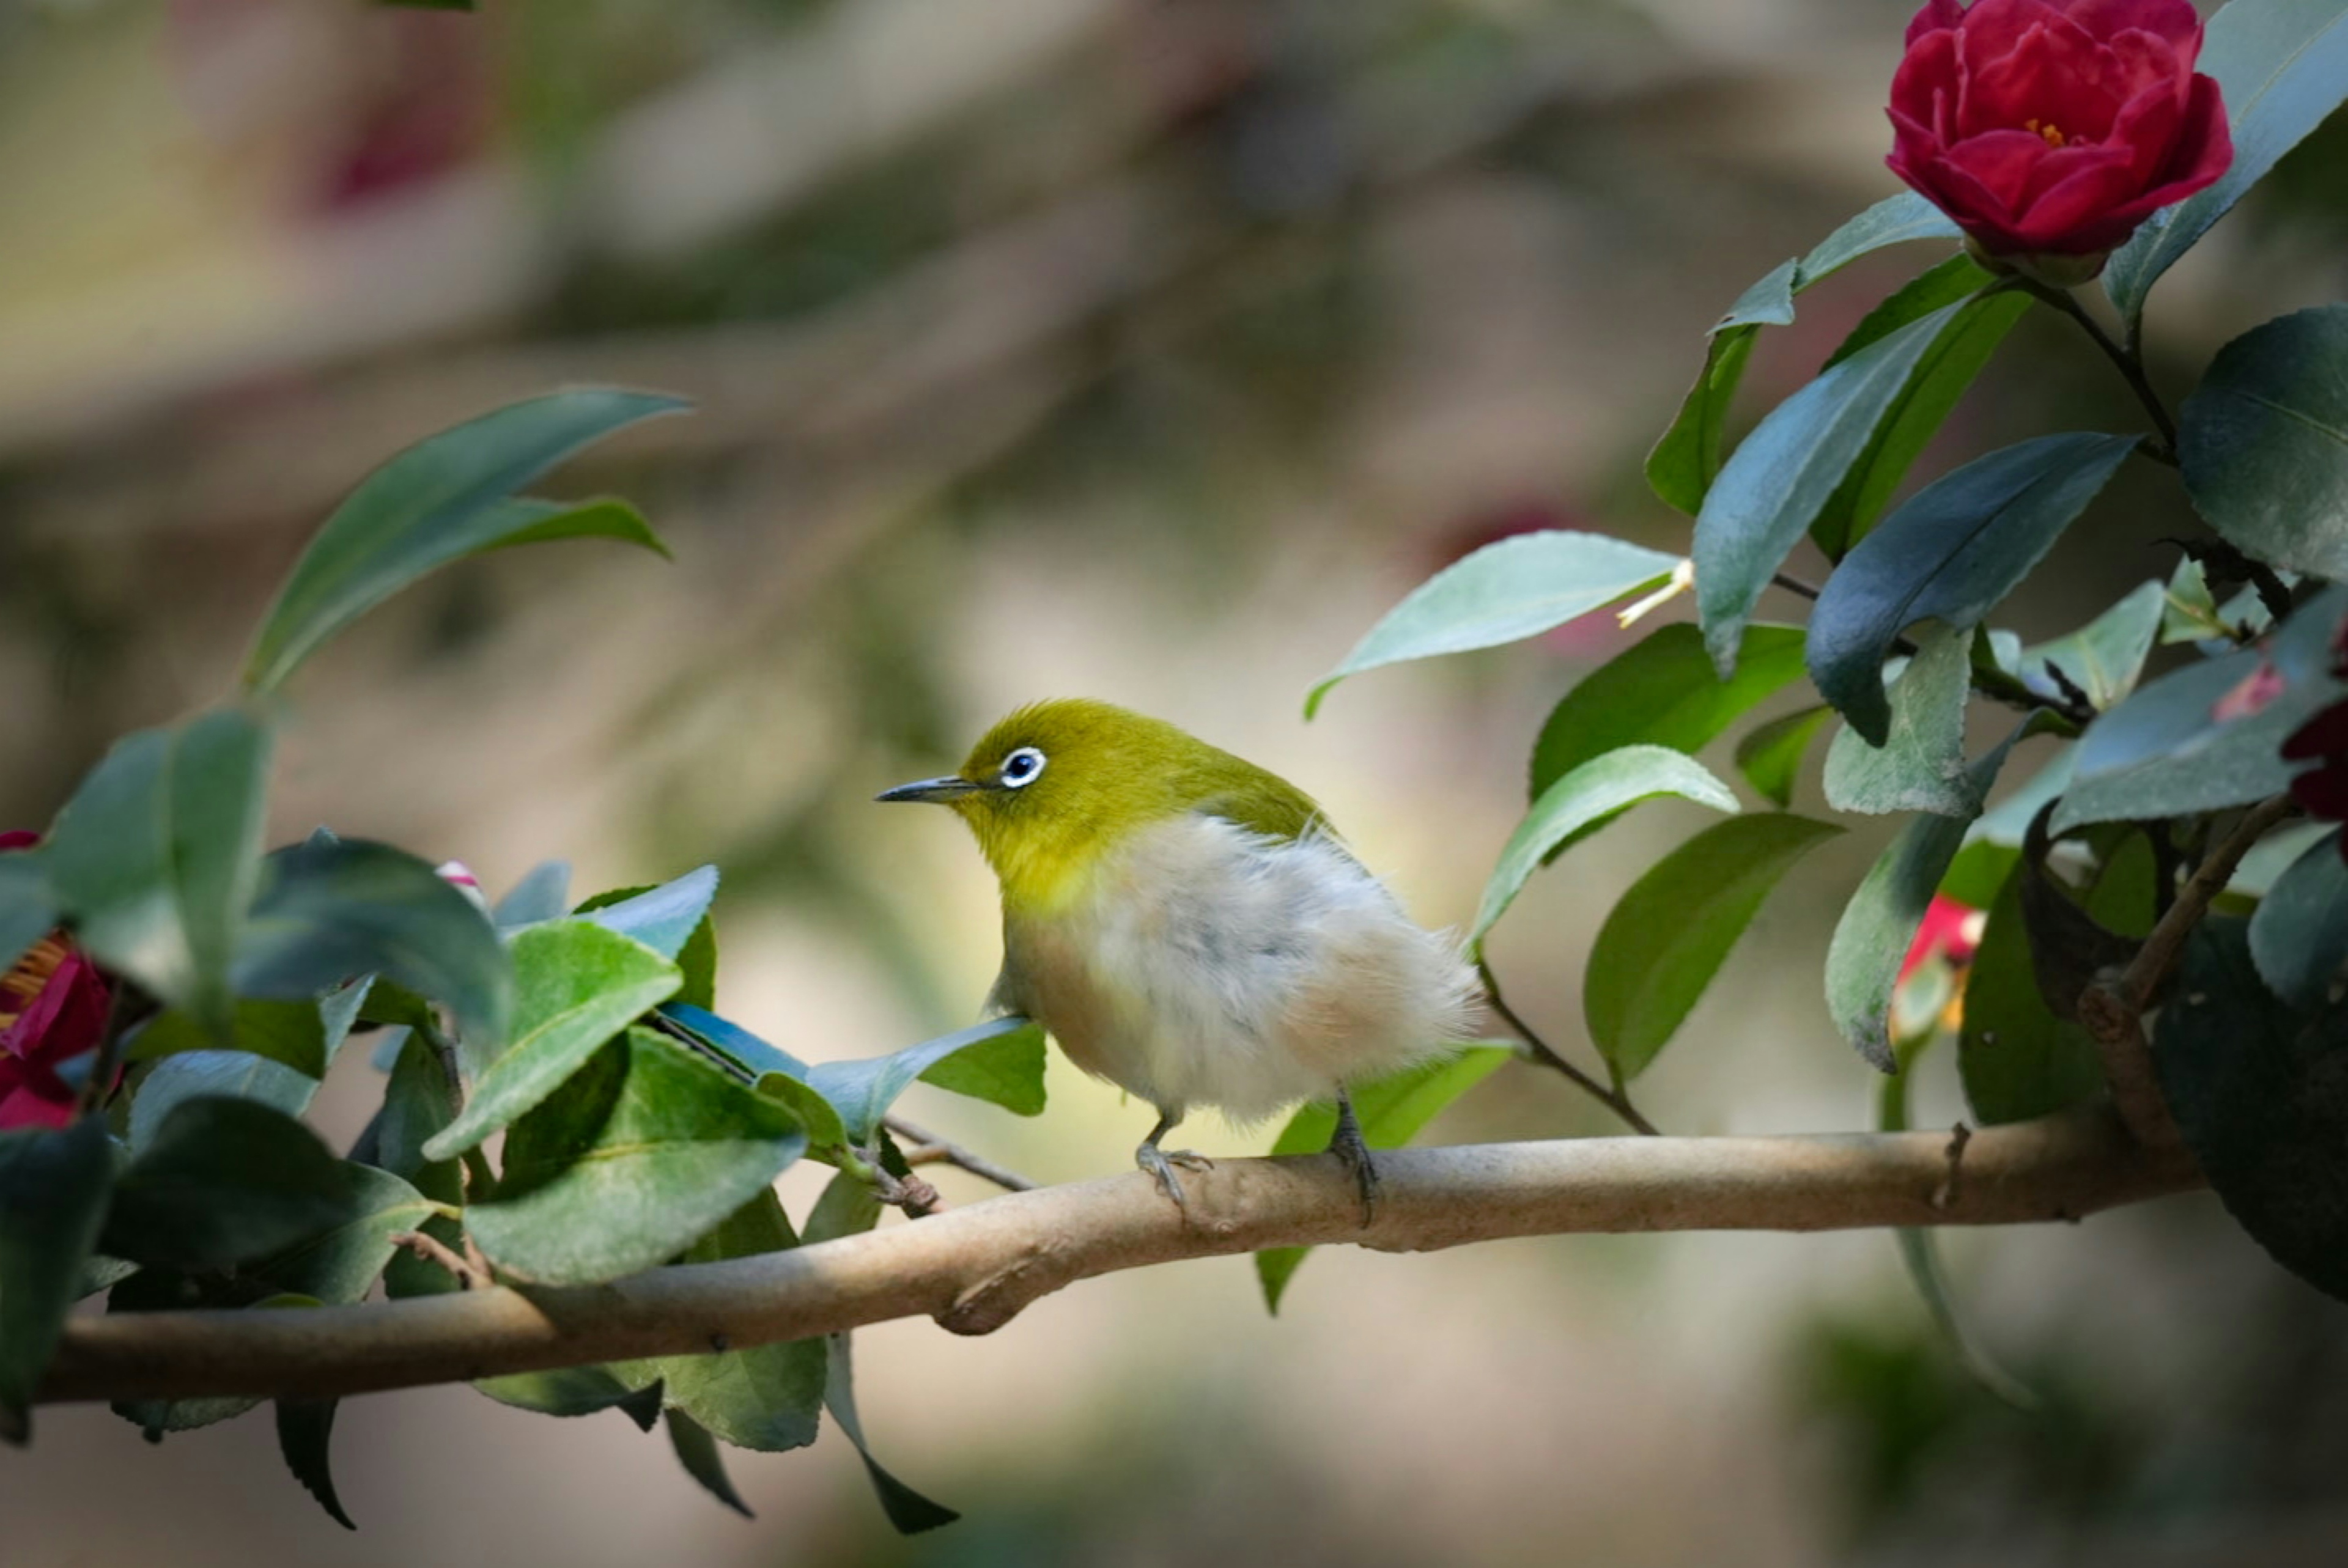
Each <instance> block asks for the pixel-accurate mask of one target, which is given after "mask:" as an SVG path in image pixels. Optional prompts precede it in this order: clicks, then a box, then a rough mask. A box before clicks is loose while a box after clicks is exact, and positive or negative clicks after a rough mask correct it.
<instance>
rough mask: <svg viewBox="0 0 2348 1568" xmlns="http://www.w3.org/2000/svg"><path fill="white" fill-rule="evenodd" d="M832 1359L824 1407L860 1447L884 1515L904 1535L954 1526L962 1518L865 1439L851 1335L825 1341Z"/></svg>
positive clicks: (825, 1387) (826, 1383) (852, 1441)
mask: <svg viewBox="0 0 2348 1568" xmlns="http://www.w3.org/2000/svg"><path fill="white" fill-rule="evenodd" d="M824 1345H825V1348H826V1349H827V1350H828V1351H829V1356H830V1373H829V1377H828V1378H826V1380H825V1383H824V1396H823V1406H824V1409H828V1410H829V1411H830V1412H831V1419H833V1420H835V1421H838V1422H839V1430H841V1431H842V1432H844V1433H846V1434H847V1436H848V1440H849V1441H850V1442H851V1443H854V1444H855V1445H856V1452H857V1456H858V1457H859V1458H860V1459H862V1460H864V1471H865V1474H866V1475H868V1476H870V1478H871V1481H872V1490H873V1491H874V1492H875V1493H876V1494H877V1495H878V1496H879V1497H880V1512H883V1513H885V1514H887V1515H888V1516H889V1522H890V1523H891V1524H892V1525H894V1526H896V1528H897V1532H898V1533H899V1534H901V1535H919V1534H920V1533H922V1532H923V1531H925V1530H935V1529H937V1528H938V1527H939V1526H941V1525H946V1524H952V1523H953V1522H954V1521H955V1520H957V1519H960V1518H961V1517H962V1515H961V1514H959V1513H956V1512H954V1511H953V1509H951V1508H948V1507H946V1506H945V1504H943V1503H942V1502H932V1501H930V1500H929V1499H928V1498H926V1497H923V1496H922V1494H921V1493H920V1492H918V1491H914V1490H913V1489H912V1488H911V1487H910V1486H907V1485H906V1484H905V1483H904V1482H903V1481H899V1480H898V1479H897V1478H896V1477H895V1476H893V1475H891V1474H890V1473H889V1471H886V1470H883V1469H882V1468H881V1466H880V1460H876V1459H874V1458H873V1457H872V1447H871V1445H870V1443H868V1442H866V1441H865V1440H864V1422H863V1420H862V1419H860V1418H859V1417H858V1415H857V1413H856V1369H855V1363H854V1360H853V1358H852V1356H851V1354H850V1348H849V1341H848V1336H847V1335H845V1334H833V1335H830V1336H829V1337H826V1339H825V1341H824Z"/></svg>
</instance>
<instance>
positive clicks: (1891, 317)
mask: <svg viewBox="0 0 2348 1568" xmlns="http://www.w3.org/2000/svg"><path fill="white" fill-rule="evenodd" d="M1989 282H1992V278H1991V275H1990V274H1989V272H1987V271H1985V270H1984V269H1983V268H1982V266H1981V264H1980V263H1979V262H1977V261H1974V260H1973V259H1972V257H1971V256H1969V255H1967V254H1966V253H1965V252H1963V251H1958V252H1957V253H1956V254H1955V255H1953V256H1951V257H1950V258H1949V259H1948V260H1946V261H1941V262H1940V263H1939V264H1938V265H1936V266H1932V267H1928V268H1926V269H1925V270H1924V271H1923V272H1919V273H1918V274H1917V275H1916V276H1914V277H1912V278H1910V279H1909V280H1908V282H1905V283H1902V284H1901V285H1900V287H1899V288H1897V289H1894V290H1893V291H1892V292H1890V294H1888V295H1886V296H1885V297H1884V299H1883V300H1882V302H1880V303H1879V304H1878V305H1877V306H1876V307H1875V308H1874V309H1873V310H1871V311H1869V312H1868V313H1867V314H1865V315H1864V316H1861V317H1860V318H1859V324H1858V325H1857V326H1855V327H1853V328H1851V329H1850V331H1849V333H1846V334H1845V335H1844V337H1843V340H1842V342H1840V343H1837V344H1836V345H1835V351H1834V353H1832V354H1828V355H1827V362H1826V364H1822V365H1820V366H1818V368H1819V369H1820V370H1832V369H1833V368H1834V367H1835V366H1836V365H1838V364H1841V363H1842V362H1843V361H1845V360H1847V359H1849V357H1850V356H1851V355H1853V354H1858V353H1859V352H1861V351H1862V350H1864V349H1867V348H1869V346H1871V345H1873V344H1875V343H1880V342H1882V341H1883V340H1884V339H1885V338H1887V337H1890V335H1891V334H1892V333H1896V332H1898V331H1899V330H1900V328H1901V327H1904V326H1906V325H1907V324H1908V323H1910V322H1912V321H1918V320H1921V318H1923V317H1925V316H1929V315H1931V313H1933V312H1934V311H1937V310H1939V309H1941V307H1942V306H1944V305H1953V304H1959V303H1962V302H1963V301H1964V300H1965V299H1966V298H1967V297H1968V296H1970V295H1972V294H1974V293H1976V292H1980V290H1981V289H1982V287H1983V286H1984V285H1986V284H1988V283H1989Z"/></svg>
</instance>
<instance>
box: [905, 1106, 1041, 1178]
mask: <svg viewBox="0 0 2348 1568" xmlns="http://www.w3.org/2000/svg"><path fill="white" fill-rule="evenodd" d="M881 1122H882V1124H883V1125H885V1126H886V1127H887V1128H888V1129H889V1131H891V1132H894V1133H895V1134H897V1136H899V1137H900V1138H903V1139H906V1140H908V1141H909V1142H911V1143H912V1144H913V1145H914V1146H913V1147H912V1148H910V1149H908V1150H906V1151H905V1163H907V1164H908V1165H931V1164H946V1165H952V1166H953V1167H954V1168H955V1169H957V1170H962V1171H968V1172H969V1173H971V1174H972V1175H973V1176H978V1177H981V1178H983V1179H984V1180H986V1181H990V1182H993V1183H994V1184H995V1185H996V1186H998V1187H1001V1188H1003V1189H1004V1191H1005V1192H1012V1193H1026V1192H1033V1191H1034V1190H1035V1183H1034V1182H1032V1181H1030V1180H1029V1179H1028V1178H1026V1177H1025V1176H1023V1175H1021V1174H1020V1173H1018V1172H1016V1171H1014V1170H1012V1169H1011V1168H1010V1167H1009V1166H1007V1165H998V1164H996V1163H994V1161H992V1160H990V1159H988V1158H987V1157H986V1156H985V1155H983V1154H979V1153H973V1152H972V1151H970V1150H968V1149H965V1148H963V1146H962V1145H961V1144H959V1143H954V1142H953V1141H952V1140H950V1139H946V1138H941V1137H939V1136H938V1135H937V1134H936V1133H935V1132H929V1131H927V1130H925V1129H923V1128H921V1127H916V1126H915V1125H913V1123H911V1122H908V1121H906V1120H905V1119H904V1118H903V1117H902V1116H884V1117H882V1118H881Z"/></svg>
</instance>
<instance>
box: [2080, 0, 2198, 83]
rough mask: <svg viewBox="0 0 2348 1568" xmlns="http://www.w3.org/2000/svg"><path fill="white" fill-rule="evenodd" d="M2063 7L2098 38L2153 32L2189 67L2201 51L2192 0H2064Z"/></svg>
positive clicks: (2196, 15)
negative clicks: (2134, 32) (2133, 32)
mask: <svg viewBox="0 0 2348 1568" xmlns="http://www.w3.org/2000/svg"><path fill="white" fill-rule="evenodd" d="M2063 10H2064V14H2065V15H2068V16H2069V17H2070V18H2071V20H2072V21H2074V22H2075V23H2077V24H2078V25H2079V26H2081V27H2082V28H2084V29H2085V30H2086V31H2087V32H2088V33H2090V34H2092V35H2093V36H2096V37H2098V38H2116V37H2118V36H2120V35H2121V34H2122V33H2124V32H2130V31H2142V32H2147V33H2150V34H2151V35H2153V36H2155V37H2157V38H2159V39H2161V40H2162V41H2163V42H2165V43H2167V44H2168V46H2170V47H2171V48H2173V49H2175V50H2176V51H2177V52H2178V54H2179V55H2181V56H2184V60H2185V64H2186V67H2187V68H2188V69H2190V68H2191V67H2192V65H2193V62H2194V60H2195V58H2196V57H2197V56H2199V54H2200V52H2201V16H2200V14H2199V12H2197V11H2195V10H2194V9H2193V5H2192V0H2063Z"/></svg>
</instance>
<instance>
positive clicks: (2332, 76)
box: [2104, 0, 2348, 322]
mask: <svg viewBox="0 0 2348 1568" xmlns="http://www.w3.org/2000/svg"><path fill="white" fill-rule="evenodd" d="M2343 20H2348V5H2343V3H2342V0H2230V4H2228V5H2223V6H2221V7H2219V11H2218V13H2217V15H2213V16H2212V17H2210V18H2209V30H2208V31H2207V32H2206V33H2205V34H2204V35H2203V39H2202V46H2201V57H2200V60H2199V63H2198V66H2197V68H2198V69H2199V70H2200V71H2201V72H2203V73H2205V74H2207V75H2209V76H2211V77H2216V78H2217V81H2218V87H2219V91H2220V92H2221V93H2222V94H2223V95H2224V97H2225V102H2226V112H2227V113H2228V114H2229V115H2230V116H2231V117H2232V118H2233V137H2234V159H2233V162H2232V163H2231V164H2230V165H2229V166H2228V168H2227V169H2226V172H2225V173H2224V174H2222V175H2220V176H2219V179H2218V180H2217V182H2216V183H2215V184H2213V185H2211V186H2209V188H2207V189H2206V190H2199V191H2197V192H2195V193H2194V194H2193V195H2191V196H2188V197H2187V198H2186V199H2185V200H2182V201H2180V202H2178V203H2177V204H2176V205H2175V206H2174V207H2169V208H2166V209H2164V210H2161V211H2158V212H2156V213H2154V214H2153V215H2152V216H2151V217H2150V218H2149V219H2147V220H2146V221H2145V224H2144V226H2143V227H2142V228H2140V229H2138V230H2137V231H2136V233H2135V235H2134V236H2133V237H2132V238H2131V239H2130V240H2129V241H2128V242H2127V244H2125V245H2123V246H2121V247H2120V248H2119V250H2118V251H2115V252H2114V253H2113V255H2112V259H2111V262H2110V264H2109V265H2108V266H2106V268H2105V269H2104V289H2105V292H2107V293H2109V294H2110V295H2111V299H2112V303H2113V304H2114V305H2115V306H2116V307H2117V308H2118V310H2119V313H2120V314H2121V315H2123V316H2125V317H2126V318H2127V319H2128V320H2129V321H2130V322H2134V321H2135V320H2136V319H2137V317H2139V316H2141V315H2143V313H2144V301H2145V296H2146V295H2147V293H2149V292H2151V290H2152V285H2153V282H2154V281H2155V280H2157V278H2158V277H2159V276H2160V275H2161V273H2163V272H2167V271H2168V269H2169V268H2170V267H2171V266H2172V265H2174V264H2175V262H2176V261H2177V259H2178V257H2180V256H2182V255H2184V254H2185V252H2186V251H2188V250H2190V249H2192V247H2193V242H2194V241H2197V240H2199V239H2200V238H2201V236H2202V235H2203V234H2205V233H2207V232H2208V231H2209V225H2211V224H2212V223H2215V222H2216V221H2217V220H2219V219H2220V218H2222V217H2224V216H2225V215H2226V214H2227V212H2228V211H2230V210H2232V208H2233V205H2234V203H2235V202H2237V201H2240V200H2241V199H2242V197H2243V195H2244V194H2245V193H2246V192H2247V191H2248V190H2250V187H2251V186H2253V185H2256V184H2257V183H2258V182H2259V181H2260V179H2264V178H2265V177H2266V173H2267V170H2269V169H2272V168H2273V167H2274V166H2275V164H2276V163H2277V162H2278V161H2279V160H2280V159H2281V158H2282V155H2283V154H2284V153H2286V152H2289V151H2290V150H2291V149H2292V148H2294V147H2297V146H2298V145H2299V143H2300V141H2301V139H2302V138H2304V137H2305V136H2306V135H2307V134H2308V132H2310V131H2312V130H2313V129H2314V128H2316V127H2317V126H2319V125H2321V124H2322V123H2323V120H2324V118H2325V117H2326V116H2328V115H2329V114H2331V112H2332V111H2333V109H2334V108H2338V107H2339V104H2340V101H2341V97H2342V95H2343V92H2348V26H2343Z"/></svg>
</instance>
